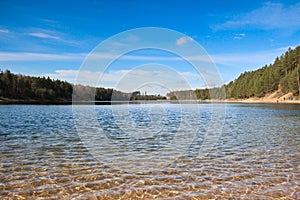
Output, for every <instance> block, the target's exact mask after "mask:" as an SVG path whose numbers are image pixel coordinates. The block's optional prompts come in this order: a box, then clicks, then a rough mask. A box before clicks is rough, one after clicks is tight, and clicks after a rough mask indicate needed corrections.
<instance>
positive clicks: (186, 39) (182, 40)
mask: <svg viewBox="0 0 300 200" xmlns="http://www.w3.org/2000/svg"><path fill="white" fill-rule="evenodd" d="M192 41H193V38H191V37H181V38H179V39H178V40H176V45H178V46H181V45H184V44H186V43H188V42H192Z"/></svg>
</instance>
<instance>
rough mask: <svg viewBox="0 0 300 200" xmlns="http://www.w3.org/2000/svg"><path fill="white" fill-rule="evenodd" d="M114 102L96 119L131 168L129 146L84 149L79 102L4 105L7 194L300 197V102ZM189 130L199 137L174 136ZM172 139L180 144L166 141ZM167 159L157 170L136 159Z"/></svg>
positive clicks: (3, 193)
mask: <svg viewBox="0 0 300 200" xmlns="http://www.w3.org/2000/svg"><path fill="white" fill-rule="evenodd" d="M157 106H158V110H157V109H152V108H156V107H157ZM212 107H216V108H217V109H215V111H214V112H219V111H218V110H220V112H223V111H224V108H226V114H224V113H220V116H222V115H224V121H222V120H220V122H218V125H219V126H221V128H222V129H221V130H222V132H221V134H220V135H217V136H218V137H217V138H215V140H214V143H213V145H212V144H211V143H210V146H209V148H206V149H205V150H206V151H203V148H202V147H203V146H205V145H204V144H205V138H206V136H207V135H206V134H207V131H208V129H209V127H211V126H212V125H211V124H213V122H212V121H211V119H213V117H212ZM113 108H114V109H111V106H109V105H105V106H104V105H99V106H96V107H95V110H96V116H97V117H96V118H97V120H98V122H99V125H100V126H101V127H102V128H103V130H104V131H105V136H106V137H107V138H108V139H109V140H110V141H111V143H110V144H111V145H112V146H118V147H121V148H120V149H122V150H123V154H124V155H125V157H126V159H125V161H128V159H132V162H131V163H129V164H128V165H124V163H121V159H120V151H121V150H117V151H108V150H107V149H101V148H99V149H98V150H100V151H102V152H104V154H105V156H106V157H109V158H110V159H108V160H105V161H103V160H101V159H99V158H95V157H97V155H95V153H96V154H97V153H99V152H98V151H96V152H91V149H90V147H88V148H86V146H85V145H84V144H83V142H82V141H81V138H80V137H81V136H82V133H78V131H80V129H78V130H77V129H76V128H75V121H74V119H73V113H72V106H38V105H1V106H0V142H1V144H0V199H36V198H39V199H43V198H44V199H70V198H71V199H72V198H74V199H130V198H132V199H137V198H149V199H152V198H162V199H168V198H170V199H174V198H175V199H176V198H178V199H209V198H211V199H213V198H217V199H272V198H283V199H299V198H300V166H299V165H300V148H299V147H300V105H266V104H264V105H245V104H218V105H214V104H200V105H199V109H196V110H195V109H190V110H187V111H183V110H181V109H180V105H178V104H159V105H157V104H155V105H154V104H153V105H152V104H150V105H149V104H146V105H129V106H125V105H114V107H113ZM128 108H129V110H130V113H129V114H128V116H127V115H124V114H122V111H124V109H128ZM220 108H221V109H220ZM82 109H83V110H84V106H82ZM118 113H119V115H118ZM151 113H152V114H151ZM184 116H189V117H184ZM217 116H218V115H217ZM87 117H88V116H87ZM155 117H156V118H155ZM124 119H125V121H122V120H124ZM128 119H130V120H128ZM118 120H119V122H118V123H116V121H118ZM129 121H130V122H131V123H132V124H133V125H132V124H131V125H129V123H128V122H129ZM223 122H224V123H223ZM214 126H215V125H214ZM145 127H146V129H145ZM92 128H93V127H91V129H90V131H92V130H93V129H92ZM211 128H212V129H211V130H214V127H211ZM216 128H217V127H216ZM120 129H122V130H120ZM216 130H217V129H216ZM84 131H86V132H89V129H87V130H84ZM191 132H195V134H194V138H193V139H192V140H187V138H184V137H175V136H176V134H182V135H184V134H188V133H191ZM151 133H156V134H151ZM92 135H93V136H95V133H92ZM174 138H176V142H175V141H174ZM180 138H182V141H180ZM178 140H179V141H178ZM95 141H97V140H96V139H95ZM172 142H175V143H176V144H178V148H173V149H170V148H162V147H165V146H167V145H169V144H170V143H172ZM183 144H184V145H183ZM99 146H100V147H101V144H100V145H99ZM168 149H170V151H169V152H168ZM178 149H179V152H180V153H181V154H180V155H179V154H178V152H177V151H176V150H178ZM89 150H90V151H89ZM108 152H109V153H108ZM135 152H136V155H138V156H140V157H141V156H142V155H145V157H146V158H139V159H136V158H135ZM153 152H154V153H153ZM156 152H159V154H156ZM159 156H162V157H161V158H163V159H160V160H159V161H158V162H157V166H156V167H154V168H148V164H149V163H146V164H145V168H144V170H143V164H142V163H140V162H137V161H138V160H140V159H141V160H143V159H144V161H145V160H151V159H152V158H153V159H157V157H159ZM164 156H165V157H164ZM162 160H165V161H166V162H165V163H160V162H161V161H162ZM120 163H121V164H120ZM155 163H156V160H155ZM162 164H164V165H162ZM135 165H139V167H137V166H135ZM122 166H124V169H123V168H122ZM159 166H161V167H159ZM128 169H130V170H128Z"/></svg>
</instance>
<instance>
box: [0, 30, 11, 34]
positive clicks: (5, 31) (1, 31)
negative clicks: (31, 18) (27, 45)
mask: <svg viewBox="0 0 300 200" xmlns="http://www.w3.org/2000/svg"><path fill="white" fill-rule="evenodd" d="M0 33H9V30H7V29H0Z"/></svg>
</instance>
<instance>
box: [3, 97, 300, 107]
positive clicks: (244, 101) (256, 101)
mask: <svg viewBox="0 0 300 200" xmlns="http://www.w3.org/2000/svg"><path fill="white" fill-rule="evenodd" d="M143 103H158V104H159V103H178V104H180V103H183V104H189V103H198V104H202V103H203V104H204V103H242V104H300V100H285V101H279V100H274V99H273V100H271V99H260V98H257V99H254V98H249V99H225V100H219V99H212V100H144V101H81V102H73V101H38V100H3V99H0V105H22V104H23V105H73V104H75V105H113V104H143Z"/></svg>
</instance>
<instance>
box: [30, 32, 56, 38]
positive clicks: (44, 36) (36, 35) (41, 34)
mask: <svg viewBox="0 0 300 200" xmlns="http://www.w3.org/2000/svg"><path fill="white" fill-rule="evenodd" d="M27 35H30V36H33V37H38V38H46V39H55V40H59V39H60V37H58V36H54V35H50V34H47V33H42V32H37V33H28V34H27Z"/></svg>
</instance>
